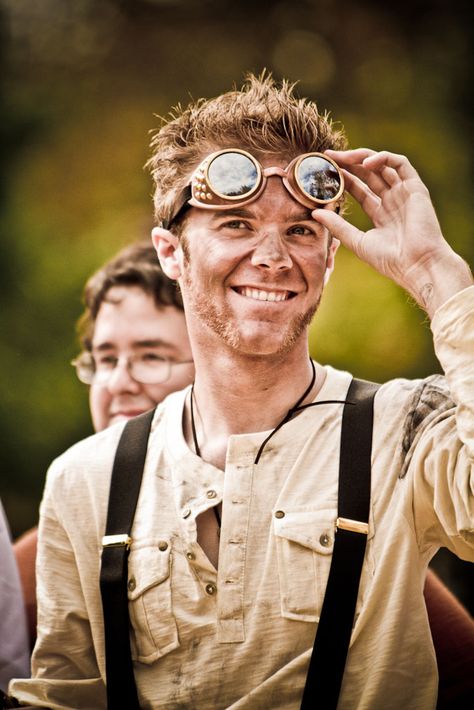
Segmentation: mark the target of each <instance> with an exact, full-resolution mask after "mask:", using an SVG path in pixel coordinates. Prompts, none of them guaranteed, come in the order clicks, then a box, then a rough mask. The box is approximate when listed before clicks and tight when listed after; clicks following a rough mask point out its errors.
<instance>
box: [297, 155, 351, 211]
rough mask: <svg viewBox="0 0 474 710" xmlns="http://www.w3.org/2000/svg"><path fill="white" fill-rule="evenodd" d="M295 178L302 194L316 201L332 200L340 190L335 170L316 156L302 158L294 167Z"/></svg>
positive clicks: (338, 178)
mask: <svg viewBox="0 0 474 710" xmlns="http://www.w3.org/2000/svg"><path fill="white" fill-rule="evenodd" d="M295 177H296V180H297V182H298V185H299V187H300V189H301V190H302V191H303V193H305V194H306V195H309V196H310V197H313V198H315V199H316V200H321V201H326V200H327V201H329V200H332V199H333V198H334V197H336V195H337V193H338V192H339V190H340V188H341V176H340V173H339V171H338V170H337V168H336V167H335V166H334V165H333V164H332V163H330V162H329V160H325V159H324V158H321V157H319V156H317V155H310V156H308V157H305V158H303V159H302V160H301V161H300V163H299V164H297V166H296V170H295Z"/></svg>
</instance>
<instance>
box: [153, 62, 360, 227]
mask: <svg viewBox="0 0 474 710" xmlns="http://www.w3.org/2000/svg"><path fill="white" fill-rule="evenodd" d="M295 86H296V83H290V82H289V81H287V80H285V79H284V80H283V81H282V82H281V83H280V84H277V83H276V81H275V80H274V79H273V77H272V75H271V73H270V72H267V71H263V72H262V73H261V74H260V75H259V76H255V75H254V74H252V73H249V74H247V75H246V78H245V83H244V84H243V86H242V87H241V89H237V88H235V87H234V90H233V91H229V92H227V93H224V94H221V95H220V96H217V97H215V98H212V99H204V98H201V99H198V100H196V101H193V102H191V103H190V104H189V105H188V106H187V107H186V108H182V106H181V105H179V104H178V105H177V106H175V107H174V108H173V109H172V110H171V111H170V113H169V116H168V118H162V119H161V120H162V126H161V128H159V129H158V130H157V131H156V132H155V133H154V134H153V138H152V141H151V149H152V155H151V157H150V158H149V160H148V161H147V163H146V167H147V168H148V169H149V170H150V172H151V175H152V178H153V181H154V186H155V189H154V196H153V200H154V205H155V217H156V220H157V222H158V223H160V222H162V221H167V220H169V219H170V218H171V216H172V214H173V211H174V205H175V202H176V198H177V195H179V194H180V192H181V191H182V190H183V188H184V187H185V186H186V184H187V183H188V181H189V178H190V176H191V174H192V173H193V171H194V170H195V169H196V167H197V166H198V165H199V163H201V161H202V160H203V159H204V158H205V157H206V156H207V155H209V153H212V152H213V151H216V150H220V149H222V148H242V149H244V150H247V151H249V152H250V153H252V154H253V155H255V157H256V158H259V157H261V156H263V155H268V154H277V155H279V156H282V157H284V158H287V159H288V160H291V159H292V158H294V157H295V156H296V155H299V154H301V153H308V152H312V151H318V152H322V151H324V150H326V149H327V148H332V149H335V150H343V149H344V148H345V147H346V145H347V141H346V137H345V133H344V129H343V128H342V127H340V126H339V127H337V126H336V124H334V122H333V121H332V120H331V118H330V116H329V114H328V112H326V111H325V112H323V113H320V112H319V110H318V107H317V105H316V103H315V102H314V101H310V100H309V99H305V98H298V97H297V96H296V95H295Z"/></svg>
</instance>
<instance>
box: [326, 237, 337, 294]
mask: <svg viewBox="0 0 474 710" xmlns="http://www.w3.org/2000/svg"><path fill="white" fill-rule="evenodd" d="M340 244H341V242H340V241H339V239H336V237H332V239H331V243H330V245H329V249H328V257H327V259H326V272H325V274H324V285H325V286H326V284H327V282H328V281H329V279H330V276H331V274H332V272H333V271H334V263H335V259H336V252H337V250H338V249H339V246H340Z"/></svg>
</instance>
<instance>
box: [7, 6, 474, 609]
mask: <svg viewBox="0 0 474 710" xmlns="http://www.w3.org/2000/svg"><path fill="white" fill-rule="evenodd" d="M468 7H469V3H467V2H466V3H462V2H461V3H455V4H453V3H446V2H444V0H431V2H430V1H428V0H427V1H417V0H414V1H413V2H411V3H408V4H407V3H380V2H375V1H372V2H369V1H368V0H365V1H364V0H358V1H357V2H353V0H302V1H298V0H292V2H289V1H286V2H284V1H281V2H278V1H273V2H269V1H268V0H259V2H256V0H238V2H235V1H231V0H199V2H198V1H196V0H100V2H97V0H40V1H39V2H31V0H0V60H1V64H2V72H1V78H0V140H1V156H2V163H1V183H0V225H1V240H0V294H1V311H0V313H1V315H0V317H1V336H2V337H1V344H0V369H1V377H0V432H1V442H2V446H1V452H2V453H1V456H2V474H1V483H0V496H1V498H2V500H3V503H4V506H5V509H6V511H7V515H8V518H9V521H10V524H11V527H12V532H13V535H14V536H17V535H18V534H20V533H21V532H23V531H24V530H26V529H27V528H29V527H30V526H31V525H33V524H34V523H35V522H36V520H37V511H38V504H39V501H40V497H41V492H42V488H43V483H44V477H45V472H46V469H47V467H48V465H49V463H50V461H51V460H52V459H53V458H54V457H55V456H57V455H58V454H59V453H61V452H62V451H63V450H64V449H65V448H66V447H68V446H69V445H70V444H72V443H74V442H75V441H77V440H78V439H80V438H82V437H84V436H86V435H88V434H89V433H91V432H92V427H91V424H90V420H89V414H88V406H87V392H86V389H85V387H84V386H83V385H81V384H80V383H79V382H78V381H76V379H75V376H74V372H73V369H72V368H71V366H70V364H69V362H70V360H71V359H72V357H73V356H74V355H75V354H76V352H77V344H76V340H75V329H74V323H75V321H76V320H77V318H78V316H79V315H80V312H81V291H82V287H83V284H84V282H85V280H86V278H87V277H88V276H89V274H90V273H91V272H92V271H93V270H95V269H96V268H98V267H99V266H100V265H101V263H102V262H103V261H104V260H105V259H107V258H108V257H110V256H111V255H112V254H113V253H114V252H115V251H117V249H118V248H119V247H121V246H123V245H125V244H126V243H127V242H129V241H132V240H134V239H136V238H137V237H143V236H146V235H148V233H149V231H150V228H151V227H152V203H151V191H152V186H151V181H150V179H149V176H148V174H147V173H146V171H145V170H144V168H143V166H144V163H145V162H146V160H147V158H148V156H149V149H148V144H149V139H150V136H149V131H150V130H151V129H153V128H156V127H157V126H158V125H159V120H158V118H157V116H158V115H166V114H167V112H168V111H169V109H170V108H171V106H172V105H175V104H176V103H178V102H181V103H182V104H186V103H187V102H188V101H189V99H190V97H194V98H197V97H200V96H207V97H210V96H214V95H216V94H218V93H220V92H222V91H226V90H228V89H230V88H232V86H233V84H234V83H235V84H240V83H241V82H242V80H243V77H244V73H245V72H246V71H249V70H251V71H254V72H260V71H261V70H262V69H263V68H264V67H267V68H268V69H269V70H271V71H272V72H273V74H274V76H275V77H276V78H278V79H279V78H282V77H286V78H289V79H291V80H298V81H299V85H298V92H299V94H300V95H301V96H308V97H310V98H311V99H315V100H317V102H318V103H319V105H320V107H321V108H325V109H328V110H330V112H331V114H332V116H333V118H334V119H336V120H338V121H340V122H341V123H342V124H343V125H344V126H345V128H346V130H347V132H348V135H349V139H350V143H351V145H352V146H353V147H357V146H361V145H362V146H370V147H373V148H375V149H385V148H386V149H388V150H391V151H395V152H399V153H405V154H407V155H408V156H409V157H410V159H411V161H412V162H413V164H414V165H415V166H416V168H417V169H418V171H419V172H420V174H421V175H422V177H423V179H424V180H425V182H426V183H427V185H428V187H429V189H430V191H431V194H432V197H433V200H434V202H435V204H436V206H437V210H438V214H439V218H440V221H441V224H442V227H443V229H444V232H445V235H446V237H447V238H448V240H449V241H450V242H451V244H452V245H453V247H454V248H455V249H456V250H457V251H458V252H459V253H460V254H461V255H462V256H463V257H464V258H465V259H467V260H468V261H469V262H470V264H471V265H472V264H473V263H474V258H473V257H474V242H473V240H472V224H473V222H474V219H473V217H474V215H473V200H472V192H473V174H472V143H471V132H470V128H471V120H470V119H471V106H470V98H471V96H470V94H471V90H472V88H471V87H472V78H473V77H472V64H471V57H470V50H471V47H472V25H471V23H470V22H469V21H468ZM349 217H350V219H352V220H353V221H354V222H355V223H357V224H358V225H359V226H361V227H364V226H367V222H366V221H365V219H364V217H363V216H362V215H361V213H360V210H359V209H358V208H356V207H355V206H353V207H352V208H351V212H350V216H349ZM311 350H312V354H313V355H314V356H316V357H317V358H318V359H319V360H320V361H322V362H330V363H332V364H334V365H336V366H338V367H342V368H347V369H350V370H352V371H353V372H354V373H355V374H357V375H359V376H361V377H367V378H370V379H373V380H377V381H384V380H386V379H387V378H391V377H395V376H406V377H418V376H425V375H427V374H430V373H433V372H439V371H440V367H439V363H438V362H437V360H436V358H435V356H434V353H433V347H432V341H431V334H430V330H429V324H428V323H427V321H426V318H425V316H424V315H423V313H422V312H421V311H420V310H419V309H418V308H417V307H416V306H415V305H414V304H413V303H412V302H410V300H409V299H408V298H407V296H406V294H404V293H403V292H402V291H401V290H400V289H398V288H397V287H396V286H395V285H393V284H392V283H390V282H388V281H387V280H385V279H383V278H382V277H379V276H377V275H376V274H375V273H374V272H373V271H372V270H371V269H370V268H368V267H365V266H364V265H362V264H360V263H358V262H357V260H356V259H355V258H354V257H352V255H351V254H349V253H347V252H344V250H342V249H341V250H340V253H339V255H338V265H337V269H336V273H335V275H334V276H333V279H332V282H331V284H330V285H329V287H328V289H327V293H326V295H325V297H324V299H323V303H322V306H321V310H320V314H319V316H318V318H317V321H316V324H315V325H314V327H313V329H312V332H311ZM434 565H435V567H436V568H437V569H438V571H439V572H440V574H442V576H444V578H445V580H447V581H448V582H449V584H450V586H451V588H452V589H454V591H456V593H458V595H459V596H460V597H461V599H462V600H463V601H465V603H467V604H468V605H469V606H470V608H471V610H472V609H473V605H472V600H471V599H470V598H469V583H470V582H472V572H469V571H468V566H467V565H466V563H464V564H463V563H457V562H454V561H453V559H452V557H451V556H450V555H446V554H444V553H443V554H441V555H438V556H437V557H436V559H435V562H434Z"/></svg>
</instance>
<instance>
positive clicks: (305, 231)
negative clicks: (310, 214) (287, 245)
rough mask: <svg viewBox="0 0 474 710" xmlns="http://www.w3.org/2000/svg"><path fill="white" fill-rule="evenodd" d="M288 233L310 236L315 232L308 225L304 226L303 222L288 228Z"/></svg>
mask: <svg viewBox="0 0 474 710" xmlns="http://www.w3.org/2000/svg"><path fill="white" fill-rule="evenodd" d="M288 234H294V235H295V236H304V237H310V236H313V235H314V232H313V231H312V230H311V229H309V228H308V227H304V226H303V225H302V224H297V225H295V226H294V227H291V229H289V230H288Z"/></svg>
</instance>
